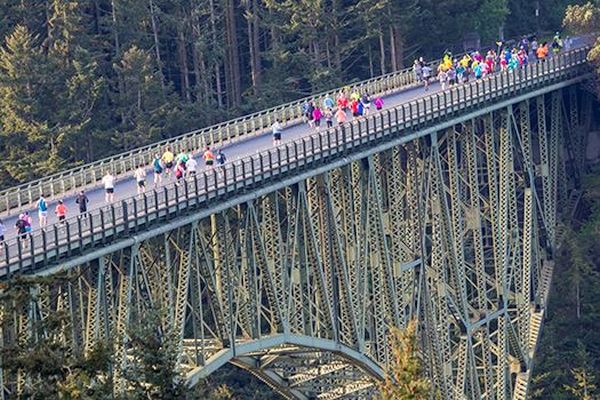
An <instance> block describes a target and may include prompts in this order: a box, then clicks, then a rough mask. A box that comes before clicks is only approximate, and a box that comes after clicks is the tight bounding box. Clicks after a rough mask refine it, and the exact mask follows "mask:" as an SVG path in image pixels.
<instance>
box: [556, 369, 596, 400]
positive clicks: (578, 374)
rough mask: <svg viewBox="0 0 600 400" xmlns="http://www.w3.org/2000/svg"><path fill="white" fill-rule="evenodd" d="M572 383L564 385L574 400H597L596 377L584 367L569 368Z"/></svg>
mask: <svg viewBox="0 0 600 400" xmlns="http://www.w3.org/2000/svg"><path fill="white" fill-rule="evenodd" d="M571 374H572V375H573V379H574V381H575V382H574V383H573V384H572V385H565V387H564V388H565V390H566V391H567V392H569V393H571V394H572V395H573V396H574V399H576V400H598V398H599V397H598V396H599V395H598V393H597V392H596V389H597V387H596V385H595V383H594V382H595V380H596V377H595V376H594V375H593V374H592V373H590V372H589V371H588V370H587V369H585V368H575V369H572V370H571Z"/></svg>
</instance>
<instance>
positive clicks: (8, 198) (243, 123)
mask: <svg viewBox="0 0 600 400" xmlns="http://www.w3.org/2000/svg"><path fill="white" fill-rule="evenodd" d="M439 62H440V60H436V61H432V62H430V63H429V64H430V65H432V66H433V65H435V64H437V63H439ZM417 83H418V82H417V81H416V79H415V76H414V73H413V72H412V68H406V69H403V70H401V71H397V72H393V73H389V74H386V75H381V76H378V77H375V78H371V79H367V80H364V81H361V82H357V83H354V84H350V85H347V86H344V88H349V91H350V92H353V91H355V90H357V91H360V93H363V92H365V91H366V92H368V93H370V94H371V95H385V94H388V93H391V92H395V91H398V90H401V89H405V88H409V87H411V86H413V85H415V84H417ZM344 88H337V89H334V90H330V91H326V92H322V93H319V94H316V95H312V96H308V97H305V98H302V99H299V100H295V101H292V102H290V103H287V104H283V105H279V106H276V107H273V108H269V109H267V110H263V111H260V112H257V113H254V114H250V115H246V116H243V117H240V118H237V119H234V120H230V121H227V122H223V123H220V124H217V125H213V126H210V127H208V128H204V129H199V130H194V131H191V132H188V133H186V134H183V135H181V136H177V137H174V138H171V139H166V140H163V141H160V142H157V143H153V144H151V145H147V146H144V147H140V148H137V149H135V150H132V151H129V152H125V153H121V154H117V155H114V156H110V157H107V158H104V159H102V160H99V161H95V162H92V163H89V164H85V165H81V166H78V167H76V168H72V169H70V170H67V171H62V172H58V173H56V174H53V175H49V176H47V177H44V178H41V179H38V180H35V181H32V182H28V183H25V184H22V185H19V186H15V187H12V188H9V189H5V190H3V191H0V213H7V212H10V211H12V210H20V209H23V208H26V207H30V206H32V205H33V204H35V202H36V201H37V200H38V198H39V196H40V195H41V194H43V195H44V196H46V197H48V198H57V197H60V196H63V195H65V194H69V193H73V192H74V191H76V190H78V189H82V188H86V187H89V186H94V185H98V184H99V183H100V182H101V180H102V177H103V176H104V174H105V173H106V171H107V170H110V171H111V172H112V173H113V175H115V176H119V175H124V174H127V173H130V172H132V171H134V170H135V169H136V168H137V167H138V166H140V165H145V166H146V165H149V164H150V163H151V162H152V160H153V159H154V156H155V155H156V154H161V155H162V153H163V151H164V149H165V147H166V146H169V147H171V149H172V150H173V151H175V152H179V151H182V150H185V151H197V150H199V149H202V148H204V147H205V146H207V145H211V146H213V145H216V146H219V145H223V144H226V143H231V142H233V141H236V140H240V139H244V138H248V137H250V136H252V135H256V134H262V133H264V132H265V131H266V130H268V129H269V128H270V127H271V125H272V124H273V123H274V122H275V120H276V119H279V120H280V121H281V122H282V123H295V122H299V121H300V120H301V118H302V105H303V104H304V103H305V102H306V101H309V100H313V101H316V102H318V104H322V102H323V100H324V99H325V98H327V97H332V98H333V99H334V100H335V96H336V94H337V93H339V91H340V90H342V89H344Z"/></svg>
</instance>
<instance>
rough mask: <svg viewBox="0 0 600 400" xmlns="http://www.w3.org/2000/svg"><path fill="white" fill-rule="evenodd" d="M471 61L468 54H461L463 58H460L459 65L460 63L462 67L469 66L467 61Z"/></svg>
mask: <svg viewBox="0 0 600 400" xmlns="http://www.w3.org/2000/svg"><path fill="white" fill-rule="evenodd" d="M470 62H471V56H470V55H468V54H465V55H464V56H463V58H462V59H461V60H460V65H462V66H463V67H464V68H467V67H469V63H470Z"/></svg>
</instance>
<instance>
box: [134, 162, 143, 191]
mask: <svg viewBox="0 0 600 400" xmlns="http://www.w3.org/2000/svg"><path fill="white" fill-rule="evenodd" d="M133 177H134V178H135V181H136V182H137V192H138V194H143V193H144V191H145V190H146V171H144V168H143V167H142V166H141V165H140V166H139V167H138V168H137V169H136V170H135V171H134V172H133Z"/></svg>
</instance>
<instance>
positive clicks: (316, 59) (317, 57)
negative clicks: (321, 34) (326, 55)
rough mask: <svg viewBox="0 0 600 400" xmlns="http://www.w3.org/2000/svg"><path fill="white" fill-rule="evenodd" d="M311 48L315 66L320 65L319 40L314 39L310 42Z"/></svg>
mask: <svg viewBox="0 0 600 400" xmlns="http://www.w3.org/2000/svg"><path fill="white" fill-rule="evenodd" d="M312 44H313V45H312V48H313V51H314V62H315V66H316V67H320V66H321V46H320V45H319V40H314V41H313V42H312Z"/></svg>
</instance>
